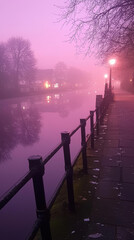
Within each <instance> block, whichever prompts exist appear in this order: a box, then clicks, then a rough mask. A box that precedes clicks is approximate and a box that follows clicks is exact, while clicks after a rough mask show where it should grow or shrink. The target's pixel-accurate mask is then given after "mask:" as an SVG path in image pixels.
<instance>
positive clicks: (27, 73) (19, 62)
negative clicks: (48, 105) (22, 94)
mask: <svg viewBox="0 0 134 240" xmlns="http://www.w3.org/2000/svg"><path fill="white" fill-rule="evenodd" d="M35 63H36V61H35V57H34V54H33V52H32V50H31V45H30V42H29V41H28V40H25V39H23V38H21V37H18V38H15V37H13V38H10V39H9V40H8V41H7V42H3V43H0V94H1V95H2V94H4V93H5V92H6V93H7V92H12V93H14V92H19V90H20V88H19V86H20V84H21V83H23V82H24V81H26V82H28V83H29V84H30V82H31V81H33V79H34V76H35Z"/></svg>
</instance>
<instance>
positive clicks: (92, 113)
mask: <svg viewBox="0 0 134 240" xmlns="http://www.w3.org/2000/svg"><path fill="white" fill-rule="evenodd" d="M90 130H91V148H94V111H90Z"/></svg>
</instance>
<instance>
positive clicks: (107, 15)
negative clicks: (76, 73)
mask: <svg viewBox="0 0 134 240" xmlns="http://www.w3.org/2000/svg"><path fill="white" fill-rule="evenodd" d="M61 10H62V11H61ZM60 13H61V14H60V18H61V19H62V20H63V22H64V23H65V24H69V25H70V24H71V28H70V29H71V30H70V37H69V40H70V41H74V42H75V43H76V45H77V46H78V48H79V49H80V51H84V53H85V54H87V55H90V54H95V55H96V56H97V58H100V61H102V62H103V63H107V61H108V59H109V58H111V57H116V58H117V62H118V65H117V66H118V71H117V72H118V73H117V75H120V78H121V79H122V80H124V81H123V82H124V83H126V84H127V78H128V77H130V76H131V77H132V78H133V77H134V76H133V75H134V1H133V0H112V1H111V0H68V1H64V6H63V7H60Z"/></svg>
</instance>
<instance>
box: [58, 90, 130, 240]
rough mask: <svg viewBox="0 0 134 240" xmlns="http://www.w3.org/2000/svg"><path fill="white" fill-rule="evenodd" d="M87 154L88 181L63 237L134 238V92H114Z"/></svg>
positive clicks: (82, 239) (86, 239)
mask: <svg viewBox="0 0 134 240" xmlns="http://www.w3.org/2000/svg"><path fill="white" fill-rule="evenodd" d="M87 155H88V166H89V171H88V176H87V181H88V182H87V183H86V186H85V189H84V188H83V193H82V194H81V195H82V196H81V202H80V203H79V202H78V206H79V207H78V209H77V214H76V215H75V217H74V216H72V218H74V219H73V220H72V223H71V225H72V226H71V228H70V229H71V230H70V233H69V234H68V235H66V236H65V238H64V239H68V240H72V239H74V240H88V239H98V240H134V95H132V94H129V93H126V92H115V97H114V102H112V104H111V105H110V107H109V109H108V111H107V114H106V116H105V118H104V121H103V124H102V125H101V129H100V134H99V137H97V136H96V141H95V149H94V151H92V150H91V149H90V147H89V146H88V148H87ZM59 239H60V238H59Z"/></svg>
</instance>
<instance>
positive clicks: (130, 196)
mask: <svg viewBox="0 0 134 240" xmlns="http://www.w3.org/2000/svg"><path fill="white" fill-rule="evenodd" d="M120 192H121V194H120V199H121V200H125V201H134V184H132V183H123V184H122V186H121V191H120Z"/></svg>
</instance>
